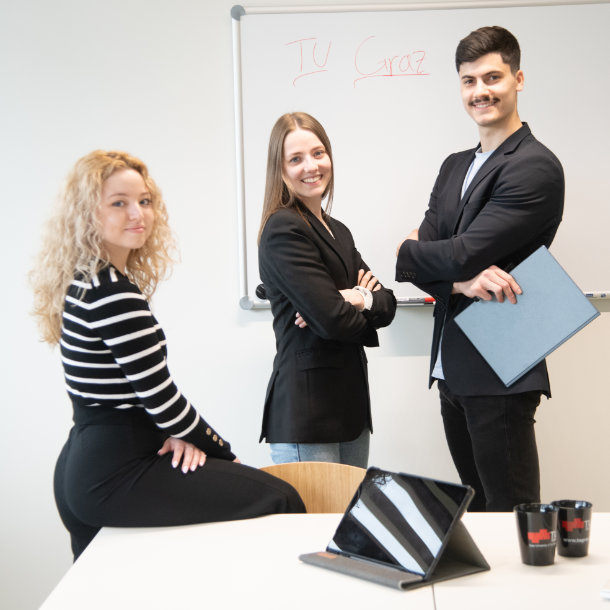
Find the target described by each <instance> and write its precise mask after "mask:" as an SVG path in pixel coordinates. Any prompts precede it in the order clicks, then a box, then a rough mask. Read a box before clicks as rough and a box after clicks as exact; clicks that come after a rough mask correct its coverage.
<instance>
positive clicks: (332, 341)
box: [259, 209, 396, 443]
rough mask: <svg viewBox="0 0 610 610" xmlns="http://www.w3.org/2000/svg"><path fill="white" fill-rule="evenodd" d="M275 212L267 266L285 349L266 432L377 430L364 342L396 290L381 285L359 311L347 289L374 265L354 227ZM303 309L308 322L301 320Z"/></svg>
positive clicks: (390, 313) (262, 256)
mask: <svg viewBox="0 0 610 610" xmlns="http://www.w3.org/2000/svg"><path fill="white" fill-rule="evenodd" d="M301 211H302V215H301V214H299V212H298V211H296V210H293V209H285V210H280V211H278V212H276V213H275V214H273V215H272V216H271V217H270V218H269V220H268V221H267V224H266V225H265V228H264V230H263V233H262V235H261V240H260V245H259V271H260V277H261V279H262V281H263V283H264V285H265V290H266V293H267V298H268V299H269V301H270V302H271V311H272V313H273V330H274V332H275V338H276V348H277V353H276V356H275V359H274V362H273V372H272V375H271V379H270V381H269V386H268V389H267V396H266V399H265V410H264V416H263V425H262V432H261V440H262V439H263V438H266V439H267V442H270V443H284V442H286V443H290V442H294V443H296V442H300V443H329V442H343V441H349V440H353V439H355V438H357V437H358V436H359V435H360V433H361V432H362V431H363V430H364V429H365V428H369V429H371V430H372V424H371V412H370V399H369V391H368V380H367V366H366V356H365V354H364V350H363V348H362V346H363V345H365V346H369V347H373V346H377V345H378V344H379V342H378V339H377V331H376V330H375V329H376V328H380V327H382V326H387V325H388V324H389V323H390V322H391V321H392V319H393V318H394V314H395V311H396V299H395V298H394V294H393V293H392V291H391V290H388V289H386V288H383V287H382V288H381V290H378V291H375V292H373V306H372V308H371V310H370V311H364V312H362V313H361V312H359V311H358V310H357V309H356V308H355V307H353V306H352V305H351V304H349V303H347V302H345V300H344V299H343V297H342V296H341V295H340V294H339V292H338V291H339V290H342V289H344V288H353V287H354V286H355V285H356V284H357V282H358V270H359V269H364V270H368V267H367V265H366V264H365V263H364V261H363V260H362V258H361V256H360V254H359V252H358V251H357V250H356V247H355V245H354V240H353V238H352V235H351V233H350V232H349V230H348V228H347V227H346V226H345V225H343V224H342V223H340V222H339V221H338V220H335V219H333V218H329V219H328V225H329V226H330V228H331V230H332V233H333V235H334V238H333V236H331V235H330V233H329V232H328V231H327V230H326V228H325V227H324V226H323V225H322V224H321V223H320V222H319V221H318V220H317V219H316V218H315V217H314V216H313V215H312V214H311V213H309V212H308V211H307V210H305V209H302V210H301ZM297 311H298V312H299V313H300V314H301V315H302V317H303V319H304V320H305V321H306V322H307V327H305V328H299V327H298V326H296V325H295V323H294V322H295V314H296V312H297Z"/></svg>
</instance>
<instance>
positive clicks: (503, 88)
mask: <svg viewBox="0 0 610 610" xmlns="http://www.w3.org/2000/svg"><path fill="white" fill-rule="evenodd" d="M459 76H460V90H461V94H462V102H463V104H464V108H465V109H466V112H467V113H468V114H469V115H470V116H471V117H472V118H473V119H474V121H475V122H476V124H477V125H478V126H479V128H480V129H481V130H484V131H486V132H489V131H491V130H493V131H497V132H498V133H499V134H500V133H501V134H503V135H505V136H508V135H510V133H512V132H514V131H516V130H517V129H519V127H520V126H521V121H520V119H519V115H518V113H517V93H518V92H519V91H521V90H522V89H523V72H522V71H521V70H517V71H516V72H515V73H514V74H513V73H512V72H511V69H510V66H509V65H508V64H506V63H504V61H503V60H502V56H501V55H500V54H499V53H488V54H487V55H483V56H482V57H480V58H479V59H477V60H476V61H473V62H467V63H463V64H461V65H460V69H459Z"/></svg>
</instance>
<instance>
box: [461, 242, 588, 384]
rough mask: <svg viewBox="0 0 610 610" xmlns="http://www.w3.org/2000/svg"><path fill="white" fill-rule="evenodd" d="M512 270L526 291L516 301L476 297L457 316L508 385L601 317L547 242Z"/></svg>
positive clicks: (473, 341) (464, 329)
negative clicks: (550, 249)
mask: <svg viewBox="0 0 610 610" xmlns="http://www.w3.org/2000/svg"><path fill="white" fill-rule="evenodd" d="M510 273H511V275H512V276H513V277H514V278H515V280H516V281H517V283H518V284H519V286H521V289H522V290H523V294H521V295H518V296H517V303H516V304H513V303H510V302H509V301H507V300H504V302H502V303H499V302H498V301H497V300H495V299H493V300H492V301H482V300H481V301H476V302H474V303H472V304H471V305H469V306H468V307H467V308H466V309H465V310H464V311H463V312H461V313H460V314H458V315H457V316H456V317H455V321H456V323H457V325H458V326H459V327H460V328H461V329H462V331H463V332H464V333H465V335H466V336H467V337H468V338H469V339H470V341H471V342H472V344H473V345H474V346H475V347H476V348H477V350H478V351H479V353H480V354H481V356H483V358H485V360H486V361H487V363H488V364H489V366H491V368H492V369H493V370H494V371H495V372H496V374H497V375H498V377H500V379H501V380H502V382H503V383H504V385H505V386H506V387H509V386H510V385H511V384H512V383H514V382H515V381H517V379H519V378H520V377H521V376H522V375H524V374H525V373H527V372H528V371H529V370H530V369H531V368H532V367H533V366H535V365H536V364H538V363H539V362H540V361H541V360H542V359H543V358H545V357H546V356H548V355H549V354H550V353H551V352H552V351H554V350H555V349H557V348H558V347H559V346H560V345H561V344H562V343H564V342H565V341H567V340H568V339H569V338H570V337H571V336H572V335H574V334H575V333H577V332H578V331H579V330H580V329H581V328H583V327H584V326H586V325H587V324H588V323H589V322H591V321H592V320H594V319H595V318H596V317H597V316H599V311H597V309H596V308H595V307H594V306H593V305H592V304H591V303H590V302H589V300H588V299H587V298H586V297H585V296H584V294H583V293H582V292H581V290H580V289H579V288H578V286H577V285H576V284H575V283H574V281H573V280H572V279H571V278H570V276H569V275H568V274H567V273H566V272H565V271H564V269H563V268H562V267H561V265H560V264H559V263H558V262H557V261H556V260H555V258H554V257H553V256H552V254H551V253H550V252H549V251H548V250H547V249H546V248H545V247H544V246H541V247H540V248H538V250H536V251H535V252H534V253H533V254H531V255H530V256H528V258H526V259H525V260H524V261H523V262H522V263H520V264H519V265H517V266H516V267H515V268H514V269H513V270H512V271H511V272H510Z"/></svg>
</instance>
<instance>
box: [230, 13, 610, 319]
mask: <svg viewBox="0 0 610 610" xmlns="http://www.w3.org/2000/svg"><path fill="white" fill-rule="evenodd" d="M420 6H421V5H420ZM425 6H426V9H424V10H421V9H418V10H409V9H408V7H404V8H403V9H402V10H380V9H379V7H376V9H375V10H370V9H371V7H370V6H369V7H360V8H359V9H358V10H354V9H352V10H349V11H347V12H344V11H342V9H341V7H336V8H337V11H341V12H323V11H324V9H321V8H317V9H314V10H317V11H320V12H311V9H310V8H307V7H305V8H292V9H285V11H288V12H281V11H282V9H262V10H263V11H264V10H269V11H271V10H273V11H276V12H273V13H265V12H263V13H258V14H257V13H255V12H254V11H255V10H259V9H248V8H246V9H243V8H242V7H238V6H236V7H233V10H232V16H233V43H234V77H235V113H236V150H237V174H238V197H239V201H238V222H239V235H240V244H241V246H240V247H241V248H242V269H241V286H242V299H241V305H242V307H244V308H250V307H258V306H261V305H262V304H261V303H260V302H259V301H258V300H257V299H256V298H254V291H255V288H256V285H257V284H258V283H260V280H259V275H258V260H257V245H256V238H257V234H258V228H259V223H260V217H261V210H262V202H263V195H264V188H265V172H266V157H267V145H268V138H269V134H270V132H271V128H272V126H273V124H274V123H275V121H276V120H277V118H278V117H279V116H280V115H282V114H283V113H285V112H293V111H304V112H308V113H309V114H312V115H313V116H315V117H316V118H317V119H318V120H319V121H320V122H321V123H322V125H324V127H325V129H326V131H327V133H328V135H329V138H330V141H331V144H332V148H333V157H334V170H335V198H334V203H333V208H332V216H333V217H335V218H337V219H339V220H341V221H342V222H344V223H345V224H346V225H347V226H348V227H349V228H350V230H351V231H352V234H353V236H354V239H355V242H356V246H357V248H358V250H359V251H360V253H361V254H362V256H363V258H364V260H365V261H366V262H367V264H368V265H369V266H370V267H371V269H372V270H373V272H374V273H375V274H376V275H377V276H378V277H379V278H380V280H381V281H382V282H383V283H384V284H385V285H386V286H389V287H390V288H392V289H393V290H394V291H395V294H396V296H397V297H398V299H399V302H401V301H402V302H404V301H407V300H409V298H414V297H418V296H423V295H422V293H420V292H419V291H418V289H416V288H415V287H414V286H412V285H411V284H404V283H397V282H395V281H394V274H395V262H396V258H395V250H396V246H397V245H398V243H399V242H401V241H402V240H403V239H404V238H405V237H406V235H407V234H408V233H409V232H410V231H411V229H413V228H415V227H418V226H419V224H420V222H421V220H422V218H423V215H424V212H425V210H426V207H427V205H428V199H429V196H430V191H431V190H432V186H433V184H434V181H435V178H436V175H437V173H438V170H439V168H440V165H441V163H442V161H443V160H444V159H445V157H447V155H449V154H451V153H453V152H456V151H459V150H464V149H468V148H472V147H474V146H476V145H477V143H478V133H477V128H476V125H475V124H474V123H473V121H472V120H471V119H470V118H469V117H468V116H467V115H466V113H465V111H464V109H463V107H462V102H461V98H460V95H459V81H458V77H457V73H456V70H455V64H454V54H455V48H456V46H457V43H458V42H459V40H460V39H461V38H463V37H464V36H466V35H467V34H468V33H469V32H471V31H472V30H474V29H476V28H478V27H481V26H483V25H501V26H503V27H506V28H507V29H509V30H510V31H511V32H513V34H515V36H516V37H517V39H518V40H519V43H520V46H521V55H522V58H521V67H522V69H523V71H524V74H525V88H524V91H523V92H521V93H520V98H519V114H520V117H521V119H522V120H523V121H526V122H527V123H528V124H529V126H530V128H531V129H532V132H533V134H534V135H535V136H536V137H537V138H538V139H539V140H540V141H541V142H543V143H544V144H545V145H546V146H548V147H549V148H550V149H551V150H552V151H553V152H554V153H555V154H556V155H557V156H558V157H559V159H560V160H561V162H562V164H563V167H564V171H565V174H566V201H565V211H564V218H563V222H562V225H561V226H560V229H559V231H558V234H557V237H556V238H555V242H554V243H553V246H552V248H551V250H552V252H553V254H554V255H555V256H556V258H557V259H558V260H559V261H560V263H561V264H562V265H563V267H564V268H565V269H566V271H567V272H568V273H569V274H570V275H571V276H572V277H573V279H574V280H575V281H576V283H577V284H578V285H579V287H580V288H581V289H582V290H583V291H585V292H594V293H596V294H599V293H602V294H605V292H606V290H605V289H608V288H610V239H608V237H607V234H608V228H609V227H610V222H609V221H610V201H609V199H610V145H609V143H608V137H609V135H610V112H609V110H608V100H609V99H610V70H609V69H608V60H609V59H610V36H608V25H609V24H610V4H608V3H601V4H573V5H546V6H521V7H514V6H513V7H501V8H497V7H494V8H470V7H468V8H443V9H430V8H429V7H430V6H432V5H425ZM445 6H446V5H445ZM365 8H366V10H364V9H365ZM250 11H252V12H250Z"/></svg>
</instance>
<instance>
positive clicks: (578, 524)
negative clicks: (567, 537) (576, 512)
mask: <svg viewBox="0 0 610 610" xmlns="http://www.w3.org/2000/svg"><path fill="white" fill-rule="evenodd" d="M561 527H563V529H564V530H566V532H571V531H573V530H581V529H584V527H585V522H584V521H583V520H582V519H581V518H580V517H576V519H574V520H573V521H562V522H561Z"/></svg>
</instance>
